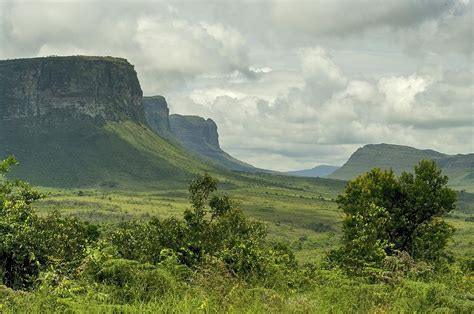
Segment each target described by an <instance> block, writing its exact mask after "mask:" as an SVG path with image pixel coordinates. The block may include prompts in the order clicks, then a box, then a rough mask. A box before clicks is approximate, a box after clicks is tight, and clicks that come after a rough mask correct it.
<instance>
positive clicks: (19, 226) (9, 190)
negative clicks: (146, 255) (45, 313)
mask: <svg viewBox="0 0 474 314" xmlns="http://www.w3.org/2000/svg"><path fill="white" fill-rule="evenodd" d="M16 164H17V161H16V160H15V158H13V157H9V158H8V159H6V160H4V161H0V179H1V180H0V284H2V283H3V284H5V285H6V286H8V287H11V288H14V289H25V288H29V287H31V286H32V284H33V283H34V281H35V279H36V278H37V277H38V275H39V272H40V271H41V270H43V269H45V268H46V267H48V266H51V267H54V268H55V269H56V270H58V271H60V272H69V271H72V270H73V269H74V267H73V266H77V265H78V264H79V263H80V261H81V260H82V258H83V256H84V255H85V247H86V245H87V244H88V243H90V242H91V241H95V240H96V239H97V238H98V230H97V228H96V227H93V226H90V225H89V224H87V223H83V222H80V221H78V220H77V219H75V218H62V217H61V216H60V215H59V213H57V212H53V213H51V214H50V215H48V216H47V217H45V218H42V217H38V216H37V215H36V213H35V210H34V209H33V207H32V204H33V203H34V202H35V201H37V200H39V199H41V198H43V197H45V195H44V194H42V193H40V192H39V191H36V190H34V189H33V188H32V187H31V186H30V185H29V184H28V183H25V182H23V181H10V180H7V179H5V178H4V177H3V174H5V173H6V172H7V171H8V169H9V168H10V167H11V166H13V165H16Z"/></svg>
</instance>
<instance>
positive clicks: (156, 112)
mask: <svg viewBox="0 0 474 314" xmlns="http://www.w3.org/2000/svg"><path fill="white" fill-rule="evenodd" d="M143 106H144V108H145V117H146V121H147V122H148V125H150V126H151V128H152V129H153V130H155V131H157V132H158V134H160V135H162V136H165V137H169V136H170V131H171V130H170V121H169V114H170V110H169V109H168V103H167V102H166V99H165V97H163V96H152V97H143Z"/></svg>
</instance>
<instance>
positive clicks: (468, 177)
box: [328, 144, 474, 185]
mask: <svg viewBox="0 0 474 314" xmlns="http://www.w3.org/2000/svg"><path fill="white" fill-rule="evenodd" d="M423 159H429V160H434V161H436V163H437V164H438V166H439V167H441V169H442V170H443V172H444V173H445V174H446V175H447V176H449V178H450V181H451V184H453V185H466V184H467V185H471V184H474V154H465V155H447V154H443V153H440V152H437V151H434V150H429V149H427V150H421V149H416V148H413V147H409V146H401V145H391V144H369V145H366V146H364V147H361V148H359V149H358V150H357V151H356V152H355V153H353V154H352V156H351V157H350V158H349V160H348V161H347V162H346V163H345V164H344V165H343V166H342V167H341V168H339V169H337V170H336V171H335V172H334V173H332V174H331V175H329V176H328V177H329V178H333V179H341V180H349V179H353V178H355V177H356V176H358V175H360V174H363V173H365V172H367V171H369V170H370V169H372V168H376V167H377V168H382V169H389V168H392V169H393V170H394V172H395V173H396V174H400V173H401V172H402V171H413V166H414V165H416V164H417V163H418V162H419V161H420V160H423Z"/></svg>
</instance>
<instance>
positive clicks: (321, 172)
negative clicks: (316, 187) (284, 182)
mask: <svg viewBox="0 0 474 314" xmlns="http://www.w3.org/2000/svg"><path fill="white" fill-rule="evenodd" d="M337 169H339V167H336V166H328V165H321V166H316V167H314V168H311V169H304V170H294V171H287V172H286V173H287V174H289V175H292V176H297V177H314V178H317V177H320V178H323V177H327V176H329V175H330V174H331V173H333V172H334V171H336V170H337Z"/></svg>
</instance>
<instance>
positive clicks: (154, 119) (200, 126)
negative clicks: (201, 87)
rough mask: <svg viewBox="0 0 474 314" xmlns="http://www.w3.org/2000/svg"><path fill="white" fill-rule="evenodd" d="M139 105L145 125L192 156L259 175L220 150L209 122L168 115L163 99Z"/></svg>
mask: <svg viewBox="0 0 474 314" xmlns="http://www.w3.org/2000/svg"><path fill="white" fill-rule="evenodd" d="M143 104H144V108H145V116H146V120H147V122H148V125H150V127H151V128H152V129H153V130H155V132H157V133H158V134H160V135H161V136H163V137H166V138H168V139H169V140H171V141H176V142H177V143H178V144H179V145H181V146H182V147H184V148H185V149H186V150H187V151H188V152H191V153H192V154H193V155H195V156H197V157H199V158H200V159H202V160H204V161H206V162H208V163H211V164H214V165H217V166H220V167H224V168H226V169H230V170H239V171H251V172H255V171H260V170H259V169H257V168H254V167H253V166H251V165H248V164H246V163H244V162H241V161H239V160H237V159H235V158H233V157H232V156H230V155H229V154H227V153H226V152H225V151H223V150H222V149H221V147H220V145H219V133H218V132H217V125H216V123H215V122H214V121H213V120H211V119H207V120H206V119H204V118H201V117H198V116H183V115H179V114H172V115H169V109H168V104H167V102H166V99H165V98H164V97H163V96H153V97H144V98H143Z"/></svg>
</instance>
